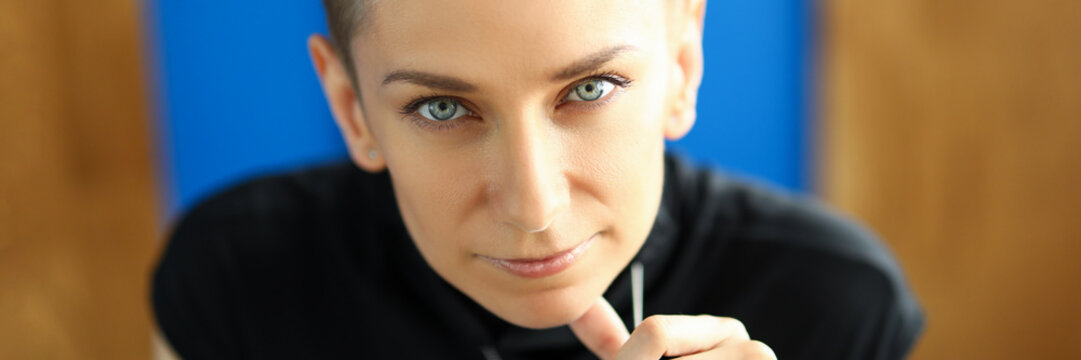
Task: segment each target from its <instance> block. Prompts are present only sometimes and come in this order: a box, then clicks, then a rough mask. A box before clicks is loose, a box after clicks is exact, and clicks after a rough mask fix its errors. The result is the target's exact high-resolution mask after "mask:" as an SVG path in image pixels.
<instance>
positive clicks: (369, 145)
mask: <svg viewBox="0 0 1081 360" xmlns="http://www.w3.org/2000/svg"><path fill="white" fill-rule="evenodd" d="M308 51H309V53H310V54H311V57H312V65H313V66H314V67H315V74H316V75H318V76H319V82H320V83H321V84H322V85H323V93H324V94H326V97H327V104H328V105H330V112H331V114H332V115H333V116H334V122H336V123H337V124H338V129H339V130H341V132H342V138H344V139H345V145H346V146H347V147H348V149H349V156H350V157H351V158H352V159H353V162H354V163H356V164H357V166H359V167H360V168H362V169H364V170H366V171H368V172H373V173H374V172H380V171H383V170H384V169H386V161H384V160H383V159H384V157H383V152H382V150H381V149H380V148H379V144H378V143H376V141H375V137H373V136H372V132H371V130H370V129H369V128H368V122H367V121H366V120H365V118H364V110H363V108H362V107H361V104H360V98H359V97H358V96H357V93H356V89H355V88H354V87H353V83H352V79H350V77H349V72H348V71H346V70H345V67H344V66H343V64H342V63H341V60H340V58H339V57H338V56H337V53H336V52H335V50H334V46H333V45H331V44H330V41H328V40H327V39H326V38H324V37H322V36H320V35H312V36H310V37H308Z"/></svg>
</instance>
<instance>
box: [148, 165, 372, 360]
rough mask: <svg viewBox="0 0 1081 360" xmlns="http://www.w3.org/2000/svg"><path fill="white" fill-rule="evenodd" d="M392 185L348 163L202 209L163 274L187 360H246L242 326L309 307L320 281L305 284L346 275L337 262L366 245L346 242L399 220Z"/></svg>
mask: <svg viewBox="0 0 1081 360" xmlns="http://www.w3.org/2000/svg"><path fill="white" fill-rule="evenodd" d="M385 177H386V175H385V174H384V175H372V174H367V173H364V172H362V171H361V170H359V169H357V168H356V167H355V166H353V165H352V164H350V163H339V164H332V165H326V166H320V167H316V168H310V169H306V170H301V171H294V172H290V173H285V174H277V175H270V176H263V177H260V178H257V179H253V180H250V181H246V182H244V183H241V184H238V185H236V186H233V187H231V188H229V189H227V190H224V191H222V192H219V193H217V194H215V195H212V196H210V197H208V198H206V199H204V200H203V201H201V202H200V203H199V204H198V205H196V206H195V207H193V208H192V209H191V210H190V211H188V212H187V213H186V214H185V215H184V216H183V217H182V218H181V219H180V221H179V222H178V223H177V224H176V226H175V227H174V229H173V230H172V232H171V235H170V236H169V238H168V240H167V244H166V246H165V249H164V251H163V252H162V254H161V257H160V258H159V260H158V263H157V266H156V269H155V271H154V274H153V280H152V282H153V284H152V294H151V296H152V304H153V308H154V314H155V317H156V319H157V322H158V325H159V327H160V328H161V330H162V332H163V334H164V335H165V336H166V338H167V339H168V340H169V342H170V343H171V344H172V345H173V347H174V348H175V349H177V350H178V351H180V355H181V356H184V357H194V358H235V357H241V356H240V354H238V353H236V351H240V350H239V349H240V348H241V347H240V346H238V345H239V344H240V342H241V340H242V339H240V338H238V336H239V335H238V334H239V333H240V332H243V331H242V329H239V327H241V326H242V325H240V324H241V323H240V322H238V321H237V319H238V318H239V317H243V316H247V315H245V314H249V312H253V311H256V310H253V309H256V308H258V309H262V310H266V309H268V308H288V307H295V306H296V304H301V303H303V301H304V300H303V299H300V297H302V296H303V292H301V291H299V290H300V289H304V288H305V286H307V285H305V284H307V283H309V282H311V281H312V279H311V278H310V277H307V276H305V275H306V274H307V275H310V274H313V273H316V272H318V273H319V274H324V273H328V274H337V273H341V269H342V268H341V267H340V266H337V263H336V262H335V261H336V260H335V259H337V258H336V257H334V255H336V254H337V255H341V254H343V253H345V252H347V251H348V250H350V248H348V245H347V244H357V243H363V242H346V241H344V240H343V239H344V238H346V237H349V236H356V235H357V234H358V232H364V231H366V230H368V229H365V227H366V226H370V225H372V224H375V223H377V221H378V220H377V219H379V218H380V216H386V215H383V214H382V213H386V212H388V211H390V210H393V209H388V208H387V207H386V206H385V205H386V203H385V201H386V200H385V198H386V197H387V196H390V195H389V194H387V191H385V190H384V189H382V188H381V187H382V186H387V187H389V184H384V183H383V182H384V181H388V180H386V179H385ZM368 213H372V214H368ZM368 215H370V216H368ZM368 220H371V221H368ZM343 256H344V255H343ZM284 318H285V317H284V315H282V316H279V317H278V319H279V320H282V319H284ZM256 321H262V320H256ZM282 321H284V320H282ZM243 330H251V329H248V328H245V329H243Z"/></svg>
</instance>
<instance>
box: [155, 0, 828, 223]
mask: <svg viewBox="0 0 1081 360" xmlns="http://www.w3.org/2000/svg"><path fill="white" fill-rule="evenodd" d="M320 3H321V2H319V1H296V0H263V1H220V0H217V1H212V0H149V3H148V7H147V9H148V10H147V12H148V16H149V19H148V21H147V23H148V24H149V25H148V26H149V27H150V29H151V31H152V32H153V33H152V34H151V35H150V38H151V39H153V42H154V43H153V44H151V47H150V48H151V49H154V50H153V53H152V54H151V58H152V59H155V61H156V63H155V69H156V70H157V73H156V75H155V76H154V78H156V79H157V81H158V89H157V94H158V105H159V109H160V110H159V111H160V113H159V117H160V119H161V123H160V124H159V126H158V128H159V129H160V133H161V134H162V135H161V139H159V140H160V144H161V145H160V146H161V154H162V157H163V159H162V162H163V164H162V173H163V178H164V179H163V180H164V181H163V183H165V184H167V186H166V187H167V189H166V194H165V196H164V197H165V198H166V199H173V200H172V201H171V203H170V204H169V205H168V211H169V212H170V213H176V211H178V210H183V209H186V208H187V207H189V206H191V205H192V204H193V203H195V202H196V201H198V200H199V199H200V198H202V197H204V196H206V195H207V194H208V193H210V192H213V191H215V190H218V189H220V188H221V187H223V186H226V185H228V184H231V183H233V182H235V181H238V180H240V179H241V178H243V177H246V176H250V175H253V174H256V173H260V172H265V171H269V170H274V169H282V168H288V167H296V166H300V165H302V164H307V163H311V162H318V161H325V160H327V159H330V158H341V157H344V156H345V155H344V154H345V149H344V145H343V143H342V141H341V138H340V136H339V135H338V133H337V130H336V128H335V127H334V124H333V121H332V120H331V117H330V114H329V111H328V109H327V106H326V103H325V101H324V99H323V96H322V92H321V91H320V89H319V86H318V82H317V80H316V78H315V76H314V73H313V71H312V70H311V65H310V64H309V59H308V55H307V49H306V38H307V36H308V34H310V33H312V32H323V33H325V32H326V31H325V27H326V25H325V23H324V17H323V12H322V11H323V10H322V7H321V4H320ZM807 7H808V5H807V3H806V2H803V1H783V0H760V1H732V0H726V1H711V2H710V3H709V9H708V15H707V17H706V18H707V21H706V34H705V45H706V73H705V80H704V83H703V86H702V88H701V96H700V100H699V106H698V114H699V120H698V123H697V124H696V125H695V129H694V130H693V131H692V132H691V133H690V135H688V136H687V138H685V139H684V140H681V141H678V142H675V143H673V144H671V145H672V147H673V148H675V149H677V151H680V152H684V153H688V154H689V155H691V156H692V157H693V158H695V159H697V160H699V161H700V162H703V163H707V164H713V165H717V166H719V167H721V168H723V169H726V170H729V171H732V172H735V173H738V174H742V175H748V176H753V177H758V178H761V179H765V180H768V181H770V182H773V183H776V184H779V185H781V186H784V187H787V188H790V189H794V190H804V189H805V187H806V183H805V181H804V179H805V168H806V166H805V165H804V160H805V159H806V158H807V156H805V154H804V152H805V150H806V149H807V148H808V147H807V146H806V144H805V139H804V132H805V124H804V123H805V121H806V119H807V116H806V113H807V111H806V109H805V107H806V99H805V97H806V96H805V88H806V86H805V80H806V79H805V78H806V76H807V71H806V69H807V61H806V59H808V58H809V56H808V55H809V54H808V51H807V48H808V47H807V46H806V41H805V38H806V37H807V34H806V33H805V31H806V30H807V29H808V28H809V27H808V26H807V25H806V22H807V20H808V15H809V14H808V11H807Z"/></svg>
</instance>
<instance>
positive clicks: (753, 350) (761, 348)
mask: <svg viewBox="0 0 1081 360" xmlns="http://www.w3.org/2000/svg"><path fill="white" fill-rule="evenodd" d="M740 353H741V355H742V357H743V358H744V359H755V360H757V359H762V360H768V359H773V360H775V359H777V356H776V355H774V354H773V349H770V347H769V346H768V345H766V344H765V343H763V342H761V341H757V340H751V341H746V342H744V343H742V344H740Z"/></svg>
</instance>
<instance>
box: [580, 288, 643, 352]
mask: <svg viewBox="0 0 1081 360" xmlns="http://www.w3.org/2000/svg"><path fill="white" fill-rule="evenodd" d="M570 327H571V331H573V332H574V335H575V336H577V337H578V340H579V341H581V342H582V344H584V345H585V346H586V348H588V349H589V351H592V352H593V354H595V355H597V357H600V358H601V359H610V358H612V355H614V354H615V353H616V351H619V348H620V347H621V346H623V343H625V342H627V338H628V337H630V334H628V333H627V328H626V327H625V326H623V320H621V319H620V318H619V314H617V313H616V310H615V309H612V305H610V304H608V301H607V300H605V299H604V298H603V297H602V298H600V299H597V301H596V302H594V303H593V306H591V307H590V308H589V310H586V312H585V314H582V316H581V317H579V318H578V320H574V322H571V323H570Z"/></svg>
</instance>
